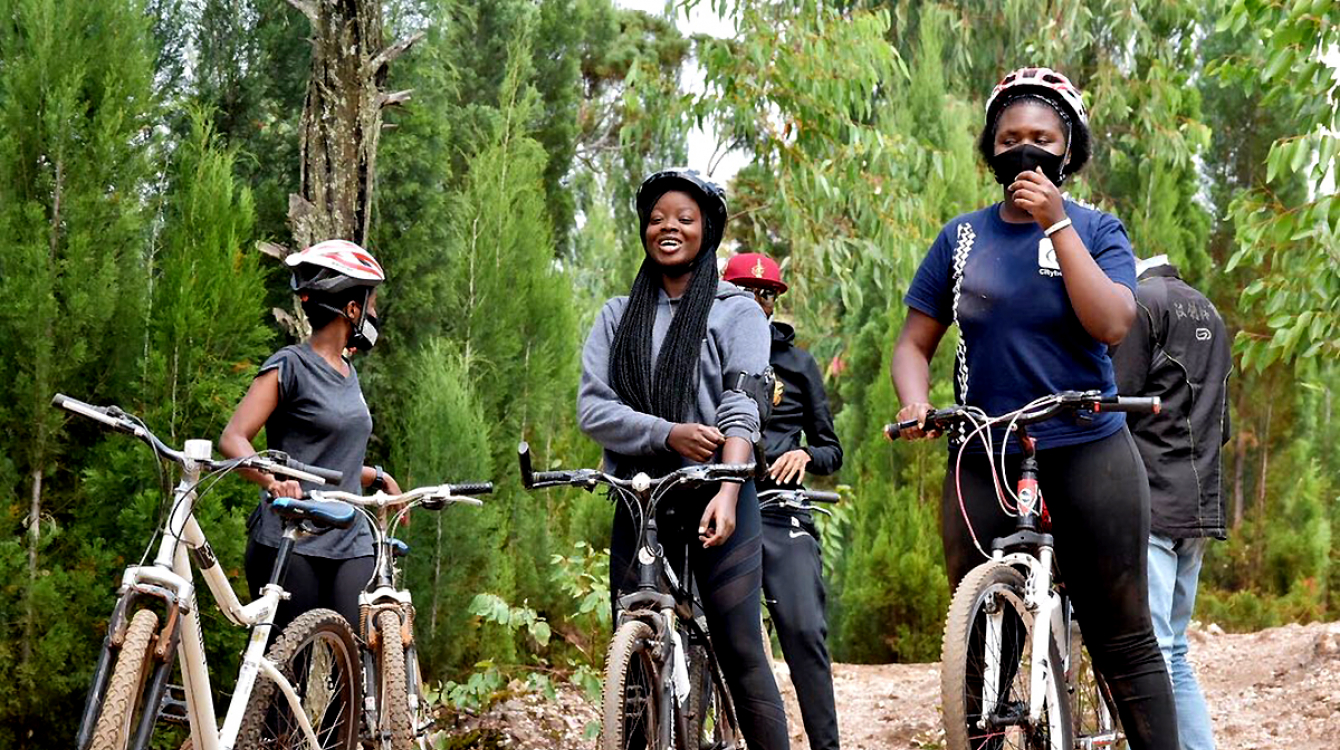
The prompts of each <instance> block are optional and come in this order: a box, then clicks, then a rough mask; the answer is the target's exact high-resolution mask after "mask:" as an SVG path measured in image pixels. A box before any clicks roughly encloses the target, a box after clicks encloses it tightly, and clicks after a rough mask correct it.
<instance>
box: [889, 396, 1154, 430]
mask: <svg viewBox="0 0 1340 750" xmlns="http://www.w3.org/2000/svg"><path fill="white" fill-rule="evenodd" d="M1054 398H1055V399H1056V400H1055V401H1054V402H1052V403H1050V404H1045V405H1044V406H1043V407H1042V408H1039V409H1036V410H1034V411H1025V410H1022V409H1021V410H1018V411H1014V412H1010V413H1008V414H1003V415H1001V416H999V417H989V418H988V420H989V421H990V422H993V423H1004V422H1012V423H1014V424H1020V425H1028V424H1033V423H1035V422H1042V421H1044V420H1048V419H1051V418H1052V417H1055V416H1057V415H1058V414H1060V413H1062V412H1065V411H1091V412H1094V413H1099V412H1104V411H1120V412H1144V413H1154V414H1158V413H1159V411H1160V410H1161V409H1162V408H1163V404H1162V400H1161V399H1160V398H1159V397H1158V396H1103V395H1101V394H1100V393H1098V392H1097V391H1063V392H1061V393H1058V394H1056V395H1055V397H1054ZM1016 415H1017V418H1016ZM974 416H975V415H974V414H973V413H971V412H970V411H969V410H968V409H967V408H966V407H963V406H951V407H949V408H948V409H936V410H934V411H931V412H928V413H927V414H926V417H925V420H924V422H923V420H917V419H909V420H906V421H903V422H893V423H890V424H886V425H884V437H886V438H888V439H889V440H897V439H898V438H899V437H900V436H901V435H902V431H903V430H907V429H911V428H913V427H918V426H920V427H922V429H924V430H934V431H936V432H944V431H946V430H948V429H950V428H952V427H954V426H955V425H957V424H959V423H961V422H965V421H970V420H972V419H973V418H974Z"/></svg>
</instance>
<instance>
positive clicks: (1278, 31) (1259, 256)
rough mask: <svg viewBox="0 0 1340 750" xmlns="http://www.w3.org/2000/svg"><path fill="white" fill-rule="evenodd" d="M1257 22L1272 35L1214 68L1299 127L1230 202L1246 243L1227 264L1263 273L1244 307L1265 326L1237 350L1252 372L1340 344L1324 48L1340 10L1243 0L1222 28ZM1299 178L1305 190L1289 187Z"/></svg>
mask: <svg viewBox="0 0 1340 750" xmlns="http://www.w3.org/2000/svg"><path fill="white" fill-rule="evenodd" d="M1249 25H1250V27H1251V28H1268V29H1271V33H1270V34H1269V35H1267V36H1266V38H1265V39H1264V41H1263V44H1262V45H1260V46H1259V47H1256V46H1254V47H1249V48H1248V49H1247V51H1246V53H1245V54H1240V55H1232V56H1226V57H1225V58H1223V59H1222V60H1221V61H1219V64H1218V65H1216V66H1215V67H1214V68H1213V72H1214V73H1215V74H1216V75H1217V76H1218V77H1219V78H1220V79H1221V80H1223V81H1224V82H1225V84H1226V85H1234V86H1241V87H1243V88H1245V89H1246V90H1247V91H1249V92H1256V91H1260V92H1263V93H1264V96H1263V97H1262V100H1261V103H1262V105H1264V106H1280V105H1281V104H1286V105H1287V106H1290V107H1293V108H1294V109H1293V113H1294V123H1295V125H1296V128H1297V129H1296V130H1294V131H1293V132H1291V133H1288V134H1285V135H1284V136H1283V137H1280V138H1277V139H1276V140H1275V141H1274V142H1273V143H1271V145H1270V150H1269V153H1268V154H1267V155H1266V158H1265V166H1266V173H1265V177H1264V179H1260V178H1258V180H1257V181H1256V182H1255V183H1254V184H1252V185H1251V189H1250V190H1247V191H1245V192H1242V193H1240V194H1238V195H1237V196H1236V198H1235V199H1234V200H1233V203H1232V205H1231V207H1230V210H1231V212H1232V216H1233V221H1234V223H1235V225H1236V228H1237V236H1236V239H1237V243H1238V249H1237V251H1236V252H1235V253H1234V254H1233V256H1232V258H1231V259H1230V260H1229V262H1228V270H1232V269H1233V268H1234V267H1236V266H1239V265H1249V266H1251V267H1253V268H1254V269H1256V270H1257V271H1258V273H1257V274H1256V276H1255V280H1254V281H1253V282H1252V283H1251V284H1250V285H1248V286H1247V288H1246V289H1244V290H1242V297H1241V304H1242V305H1243V307H1245V308H1248V309H1250V310H1253V311H1255V312H1256V313H1257V314H1258V315H1260V316H1262V317H1264V325H1261V324H1260V323H1259V322H1258V324H1257V325H1255V326H1252V327H1251V328H1248V329H1245V330H1243V331H1242V332H1240V333H1239V335H1238V349H1239V351H1240V352H1241V355H1242V358H1241V361H1242V366H1243V368H1244V369H1247V368H1254V369H1256V370H1261V369H1264V368H1266V367H1268V366H1269V365H1270V364H1271V363H1273V362H1275V361H1276V360H1280V361H1284V362H1303V361H1306V360H1310V359H1312V358H1314V357H1322V358H1326V357H1330V358H1332V359H1333V358H1334V357H1335V355H1336V353H1337V351H1338V349H1337V344H1336V341H1337V340H1340V307H1337V302H1336V300H1337V297H1338V295H1340V270H1337V269H1338V268H1340V264H1338V263H1337V262H1336V260H1337V258H1340V199H1337V198H1336V196H1335V190H1334V179H1335V175H1336V174H1337V173H1338V172H1340V135H1337V130H1340V112H1337V110H1336V108H1335V106H1334V101H1333V100H1332V93H1333V89H1334V86H1335V79H1334V76H1335V70H1334V69H1333V68H1332V67H1331V66H1330V65H1329V64H1328V63H1327V62H1326V61H1324V60H1323V59H1322V56H1321V51H1328V50H1334V48H1335V46H1336V44H1337V43H1338V42H1340V8H1337V7H1336V5H1335V4H1334V3H1324V2H1316V3H1308V2H1301V1H1300V2H1296V3H1293V4H1291V5H1286V4H1268V3H1255V2H1243V1H1242V0H1239V1H1238V2H1235V3H1233V5H1232V7H1231V8H1230V9H1229V10H1228V12H1226V13H1225V14H1224V15H1222V16H1221V17H1220V18H1219V23H1218V25H1217V27H1216V31H1217V32H1218V33H1220V34H1240V33H1241V32H1242V31H1243V30H1244V28H1246V27H1247V26H1249ZM1328 180H1329V181H1330V185H1331V186H1330V187H1329V188H1325V187H1324V186H1325V185H1326V184H1327V181H1328ZM1300 184H1301V185H1302V186H1303V190H1302V191H1299V190H1297V189H1296V188H1295V189H1294V190H1292V191H1282V190H1281V188H1286V189H1287V188H1288V187H1290V186H1297V185H1300ZM1260 271H1268V272H1267V273H1260ZM1258 321H1259V319H1258Z"/></svg>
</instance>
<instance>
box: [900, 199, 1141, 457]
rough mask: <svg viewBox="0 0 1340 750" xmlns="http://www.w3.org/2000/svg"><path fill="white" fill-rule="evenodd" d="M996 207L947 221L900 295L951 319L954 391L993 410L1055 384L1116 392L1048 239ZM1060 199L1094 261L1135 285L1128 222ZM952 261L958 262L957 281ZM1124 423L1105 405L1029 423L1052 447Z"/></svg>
mask: <svg viewBox="0 0 1340 750" xmlns="http://www.w3.org/2000/svg"><path fill="white" fill-rule="evenodd" d="M1000 207H1001V204H999V203H997V204H995V205H992V206H988V207H986V208H983V209H981V210H978V211H974V212H972V213H970V214H964V215H963V216H960V217H958V218H956V219H954V220H953V221H951V222H949V223H948V224H946V225H945V227H944V229H942V230H941V231H940V235H939V236H938V237H936V238H935V242H934V243H933V244H932V245H931V249H930V252H928V253H927V254H926V258H925V260H923V261H922V262H921V267H920V268H919V269H918V270H917V275H916V277H914V278H913V279H912V286H911V287H910V288H909V289H908V292H907V296H906V297H905V298H904V299H905V301H906V302H907V305H908V307H911V308H913V309H914V310H919V311H920V312H923V313H925V314H926V315H929V316H931V317H932V318H935V319H936V320H938V321H940V322H941V323H944V324H945V325H952V324H953V323H954V322H956V320H957V323H958V326H959V336H960V338H961V340H962V342H963V345H962V348H961V349H960V352H959V354H960V356H958V357H956V358H955V362H954V395H955V400H956V401H957V402H958V403H961V404H968V405H972V406H977V407H980V408H981V409H983V410H984V411H985V412H986V413H987V414H990V415H992V416H996V415H998V414H1003V413H1005V412H1009V411H1013V410H1015V409H1018V408H1019V407H1021V406H1024V405H1025V404H1027V403H1028V402H1030V401H1032V400H1034V399H1036V398H1039V397H1041V396H1046V395H1048V394H1051V393H1057V392H1060V391H1066V390H1076V391H1085V390H1099V391H1102V393H1103V395H1108V396H1110V395H1113V394H1115V393H1116V392H1117V386H1116V379H1115V377H1114V375H1113V372H1112V360H1110V359H1109V358H1108V356H1107V346H1106V345H1105V344H1103V343H1101V342H1099V341H1097V340H1096V339H1094V337H1093V336H1090V335H1089V333H1088V331H1085V330H1084V326H1083V325H1081V324H1080V322H1079V318H1078V317H1077V316H1076V315H1075V310H1074V308H1072V307H1071V306H1070V298H1069V296H1068V295H1067V294H1066V290H1065V282H1064V281H1063V280H1062V278H1061V267H1060V265H1059V264H1058V263H1057V260H1056V253H1055V250H1054V249H1053V248H1052V244H1051V240H1049V239H1047V238H1046V237H1044V236H1043V234H1042V228H1041V227H1039V226H1038V225H1037V223H1036V222H1032V221H1030V222H1028V223H1026V224H1012V223H1008V222H1006V221H1004V220H1003V219H1001V218H1000ZM1065 208H1066V214H1067V215H1068V216H1069V217H1070V219H1071V221H1072V222H1073V225H1074V228H1075V231H1076V232H1077V233H1078V234H1079V236H1080V238H1081V239H1083V240H1084V245H1085V247H1087V248H1088V249H1089V254H1090V255H1092V256H1093V259H1094V261H1095V262H1097V263H1098V267H1099V268H1101V269H1102V270H1103V272H1104V273H1106V274H1107V275H1108V278H1110V279H1112V280H1113V281H1115V282H1117V283H1119V284H1122V285H1124V286H1127V287H1129V288H1130V289H1131V293H1132V294H1134V293H1135V284H1136V282H1135V255H1134V253H1133V252H1132V250H1131V242H1130V239H1128V238H1127V236H1126V228H1125V227H1124V226H1122V224H1121V222H1120V221H1119V220H1118V219H1117V218H1116V217H1115V216H1112V215H1111V214H1108V213H1104V212H1102V211H1098V210H1095V209H1092V208H1088V207H1085V206H1082V205H1080V204H1078V203H1075V202H1072V201H1069V200H1067V201H1066V202H1065ZM956 266H958V267H961V268H962V278H961V283H960V284H958V285H957V288H956V281H955V275H954V268H955V267H956ZM956 300H957V303H956ZM956 306H957V313H956V311H955V308H956ZM1123 424H1125V415H1123V414H1121V413H1117V412H1102V413H1099V414H1095V415H1093V419H1092V421H1078V420H1075V419H1074V418H1072V417H1058V418H1056V419H1051V420H1048V421H1046V422H1042V423H1039V424H1036V425H1032V426H1030V427H1029V428H1028V432H1029V435H1031V436H1032V437H1034V438H1036V439H1037V441H1038V445H1039V447H1041V448H1056V447H1060V446H1064V445H1075V444H1079V443H1086V442H1091V441H1094V440H1100V439H1102V438H1105V437H1107V436H1109V435H1111V434H1113V433H1115V432H1117V431H1119V430H1120V429H1121V427H1122V425H1123ZM974 443H977V441H974ZM974 448H975V446H970V447H969V450H973V449H974Z"/></svg>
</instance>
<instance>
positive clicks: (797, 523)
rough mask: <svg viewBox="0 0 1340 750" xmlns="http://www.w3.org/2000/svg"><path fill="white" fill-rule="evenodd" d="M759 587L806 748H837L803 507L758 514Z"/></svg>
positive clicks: (811, 531)
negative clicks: (760, 517)
mask: <svg viewBox="0 0 1340 750" xmlns="http://www.w3.org/2000/svg"><path fill="white" fill-rule="evenodd" d="M763 592H764V595H765V596H766V598H767V603H768V612H769V614H771V615H772V622H773V625H774V626H775V627H776V629H777V640H778V641H780V642H781V644H782V654H783V655H784V656H785V657H786V665H787V666H788V667H789V668H790V669H791V682H792V684H794V685H795V686H796V698H797V700H798V701H799V702H800V717H801V720H802V721H803V722H804V724H805V736H806V737H807V738H808V739H809V745H810V749H811V750H838V722H837V709H836V707H835V706H834V703H833V669H832V662H831V660H830V659H829V656H828V622H827V620H826V619H825V616H824V602H825V600H826V598H827V596H826V593H825V591H824V581H823V565H822V563H821V559H820V549H819V534H818V532H817V531H816V530H815V528H814V521H813V519H812V518H811V517H810V515H809V513H806V512H795V513H793V512H789V511H787V512H776V513H767V514H765V515H764V516H763Z"/></svg>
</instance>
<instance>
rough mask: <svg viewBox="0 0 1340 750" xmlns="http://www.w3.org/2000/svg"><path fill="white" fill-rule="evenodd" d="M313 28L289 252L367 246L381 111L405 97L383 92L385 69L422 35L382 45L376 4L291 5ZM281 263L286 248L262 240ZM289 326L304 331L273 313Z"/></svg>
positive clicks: (339, 0) (296, 1)
mask: <svg viewBox="0 0 1340 750" xmlns="http://www.w3.org/2000/svg"><path fill="white" fill-rule="evenodd" d="M288 3H289V5H292V6H293V7H294V8H297V9H298V10H299V11H301V12H302V14H303V15H305V16H307V19H308V21H310V22H311V26H312V37H311V42H312V73H311V78H310V79H309V80H308V82H307V99H306V102H305V104H304V105H303V113H302V143H301V161H302V167H301V169H302V172H301V180H300V182H299V193H298V194H296V195H290V196H289V211H288V220H289V230H290V231H291V232H292V233H293V243H294V247H293V249H294V250H296V249H301V248H304V247H308V246H309V245H312V244H315V243H317V242H320V241H322V240H328V239H344V240H349V241H351V242H356V243H358V244H359V245H364V246H366V244H367V241H368V235H369V230H370V227H371V220H372V194H373V189H374V188H375V187H376V184H377V142H378V140H379V139H380V137H381V130H382V110H384V109H385V108H386V107H390V106H394V105H396V104H400V103H403V102H405V101H407V100H408V99H409V95H410V92H408V91H399V92H395V93H388V92H385V91H383V90H382V86H383V84H385V82H386V71H387V66H389V65H390V64H391V62H392V61H393V60H395V59H396V58H397V57H399V56H400V55H402V54H404V52H405V50H407V49H409V48H410V46H411V45H413V44H414V43H415V42H417V41H418V40H419V39H421V38H423V34H422V33H417V34H414V35H412V36H410V37H408V38H405V39H402V40H400V41H398V42H396V43H395V44H392V45H389V46H388V45H387V44H386V43H385V37H384V35H383V30H382V8H381V0H288ZM261 250H262V251H263V252H265V253H266V254H268V255H273V256H275V257H278V258H283V257H284V256H286V255H287V254H288V253H289V252H292V250H290V249H289V248H284V247H280V246H278V245H273V244H270V243H264V244H262V246H261ZM275 315H276V316H277V317H278V318H279V319H280V322H282V323H284V324H285V325H286V326H289V327H293V325H294V324H295V323H296V324H298V325H300V326H302V327H305V321H302V322H301V323H299V321H300V320H301V313H298V315H297V317H296V318H294V317H293V316H290V315H288V314H287V313H284V312H283V311H282V310H275Z"/></svg>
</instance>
